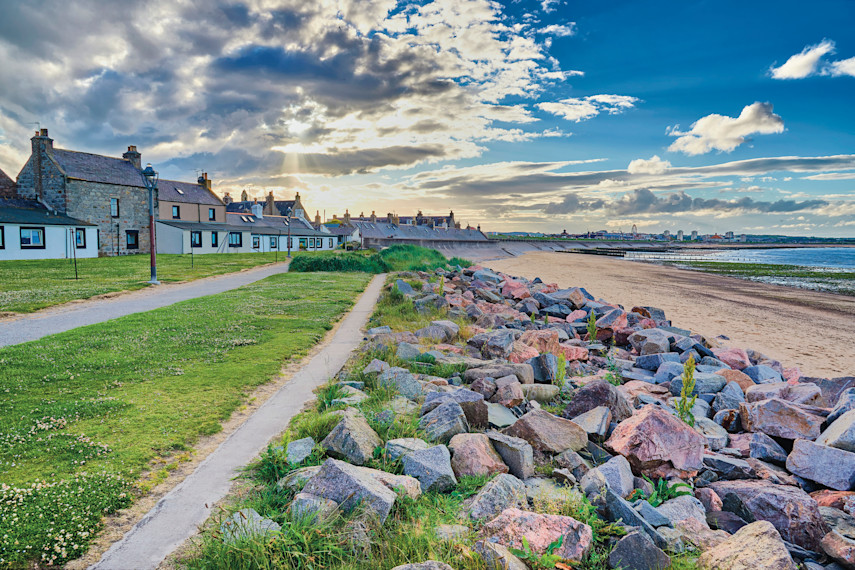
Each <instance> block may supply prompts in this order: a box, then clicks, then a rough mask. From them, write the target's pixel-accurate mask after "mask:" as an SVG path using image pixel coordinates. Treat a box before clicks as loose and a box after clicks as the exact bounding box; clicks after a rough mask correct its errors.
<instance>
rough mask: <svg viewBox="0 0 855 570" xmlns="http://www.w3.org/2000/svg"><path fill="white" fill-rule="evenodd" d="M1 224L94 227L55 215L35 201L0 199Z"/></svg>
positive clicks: (62, 215) (61, 215)
mask: <svg viewBox="0 0 855 570" xmlns="http://www.w3.org/2000/svg"><path fill="white" fill-rule="evenodd" d="M0 223H2V224H21V225H36V226H94V225H95V224H90V223H89V222H82V221H80V220H77V219H74V218H69V217H68V216H66V215H65V214H53V213H51V212H49V211H48V210H47V208H45V207H44V206H42V205H41V204H39V203H38V202H36V201H35V200H21V199H18V198H11V199H5V198H0Z"/></svg>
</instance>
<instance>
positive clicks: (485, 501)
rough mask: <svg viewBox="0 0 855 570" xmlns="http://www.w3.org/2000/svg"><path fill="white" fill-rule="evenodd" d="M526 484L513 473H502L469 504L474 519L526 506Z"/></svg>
mask: <svg viewBox="0 0 855 570" xmlns="http://www.w3.org/2000/svg"><path fill="white" fill-rule="evenodd" d="M527 505H528V501H527V499H526V485H525V483H523V482H522V481H520V480H519V479H517V478H516V477H514V476H513V475H509V474H507V473H500V474H499V475H497V476H496V477H495V478H493V479H492V480H491V481H489V482H488V483H487V484H486V485H484V486H483V487H482V488H481V490H480V491H478V494H476V495H475V497H474V499H473V500H472V503H471V504H470V505H469V516H470V517H471V518H472V519H473V520H480V519H487V518H493V517H495V516H497V515H498V514H499V513H501V512H502V511H503V510H505V509H509V508H525V507H526V506H527Z"/></svg>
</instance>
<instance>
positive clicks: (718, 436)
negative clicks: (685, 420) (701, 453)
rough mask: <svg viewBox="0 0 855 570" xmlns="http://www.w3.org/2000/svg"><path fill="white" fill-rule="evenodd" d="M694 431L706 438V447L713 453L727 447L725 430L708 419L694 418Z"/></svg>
mask: <svg viewBox="0 0 855 570" xmlns="http://www.w3.org/2000/svg"><path fill="white" fill-rule="evenodd" d="M695 431H696V432H698V433H699V434H701V435H702V436H704V437H705V438H707V445H708V446H709V448H710V449H712V450H713V451H717V450H719V449H721V448H723V447H727V441H728V433H727V430H726V429H724V428H723V427H721V426H720V425H718V424H717V423H716V422H714V421H713V420H711V419H709V418H695Z"/></svg>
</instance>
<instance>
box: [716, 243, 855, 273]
mask: <svg viewBox="0 0 855 570" xmlns="http://www.w3.org/2000/svg"><path fill="white" fill-rule="evenodd" d="M707 260H708V261H736V262H741V263H772V264H775V265H800V266H803V267H827V268H835V269H855V247H787V248H776V249H729V250H725V251H717V252H714V253H710V254H709V256H707Z"/></svg>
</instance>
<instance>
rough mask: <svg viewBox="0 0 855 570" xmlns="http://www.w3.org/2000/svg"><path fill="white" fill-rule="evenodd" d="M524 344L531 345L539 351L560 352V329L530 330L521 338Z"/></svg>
mask: <svg viewBox="0 0 855 570" xmlns="http://www.w3.org/2000/svg"><path fill="white" fill-rule="evenodd" d="M519 341H520V342H521V343H522V344H524V345H526V346H530V347H532V348H534V349H536V350H537V352H538V353H542V352H545V353H550V354H553V355H554V354H555V353H557V352H558V343H559V342H560V341H559V339H558V331H557V330H556V329H544V330H528V331H525V332H524V333H523V334H522V336H521V337H520V340H519Z"/></svg>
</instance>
